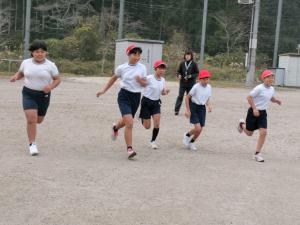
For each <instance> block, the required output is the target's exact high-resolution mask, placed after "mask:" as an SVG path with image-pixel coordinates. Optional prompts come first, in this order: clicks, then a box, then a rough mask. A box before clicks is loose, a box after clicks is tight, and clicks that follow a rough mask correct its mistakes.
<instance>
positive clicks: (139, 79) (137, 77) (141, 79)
mask: <svg viewBox="0 0 300 225" xmlns="http://www.w3.org/2000/svg"><path fill="white" fill-rule="evenodd" d="M135 80H136V81H137V82H138V83H139V84H140V85H141V86H142V87H146V86H147V84H148V82H147V79H144V78H141V77H140V76H139V75H137V76H136V77H135Z"/></svg>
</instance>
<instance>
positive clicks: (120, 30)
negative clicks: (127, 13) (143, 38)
mask: <svg viewBox="0 0 300 225" xmlns="http://www.w3.org/2000/svg"><path fill="white" fill-rule="evenodd" d="M119 10H120V11H119V27H118V39H122V38H123V23H124V0H120V9H119Z"/></svg>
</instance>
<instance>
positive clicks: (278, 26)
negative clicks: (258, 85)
mask: <svg viewBox="0 0 300 225" xmlns="http://www.w3.org/2000/svg"><path fill="white" fill-rule="evenodd" d="M281 15H282V0H278V11H277V22H276V34H275V45H274V55H273V68H276V67H277V55H278V45H279V35H280V25H281Z"/></svg>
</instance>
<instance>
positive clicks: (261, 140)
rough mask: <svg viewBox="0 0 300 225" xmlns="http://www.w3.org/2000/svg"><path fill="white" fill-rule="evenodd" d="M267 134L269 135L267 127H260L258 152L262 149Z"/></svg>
mask: <svg viewBox="0 0 300 225" xmlns="http://www.w3.org/2000/svg"><path fill="white" fill-rule="evenodd" d="M266 136H267V129H265V128H260V129H259V137H258V141H257V146H256V152H260V151H261V149H262V147H263V145H264V143H265V140H266Z"/></svg>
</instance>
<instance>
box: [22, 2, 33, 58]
mask: <svg viewBox="0 0 300 225" xmlns="http://www.w3.org/2000/svg"><path fill="white" fill-rule="evenodd" d="M30 23H31V0H27V4H26V20H25V38H24V56H23V57H24V59H27V58H29V57H30V54H29V50H28V48H29V40H30Z"/></svg>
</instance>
